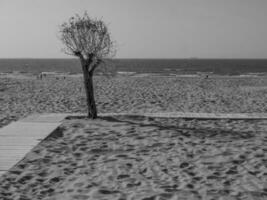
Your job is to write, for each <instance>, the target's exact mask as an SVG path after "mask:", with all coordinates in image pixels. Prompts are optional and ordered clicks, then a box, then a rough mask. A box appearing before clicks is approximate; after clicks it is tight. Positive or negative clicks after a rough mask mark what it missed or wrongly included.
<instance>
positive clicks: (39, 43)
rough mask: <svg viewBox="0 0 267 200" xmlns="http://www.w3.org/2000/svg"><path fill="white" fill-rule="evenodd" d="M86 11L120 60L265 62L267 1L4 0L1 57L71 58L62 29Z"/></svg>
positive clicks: (0, 7) (0, 21) (0, 4)
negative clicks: (104, 29)
mask: <svg viewBox="0 0 267 200" xmlns="http://www.w3.org/2000/svg"><path fill="white" fill-rule="evenodd" d="M84 11H87V12H88V14H89V15H90V16H91V17H97V18H102V19H103V20H104V21H105V22H106V23H107V24H108V27H109V30H110V32H111V35H112V38H113V39H114V40H115V41H116V44H117V45H116V46H117V54H116V57H117V58H191V57H196V58H267V23H266V19H267V0H0V26H1V28H0V58H70V56H68V55H65V54H64V53H63V52H62V51H61V49H62V47H63V44H62V43H61V41H60V40H59V25H60V24H62V23H63V22H65V21H67V20H68V19H69V18H70V17H71V16H73V15H75V14H76V13H77V14H83V12H84Z"/></svg>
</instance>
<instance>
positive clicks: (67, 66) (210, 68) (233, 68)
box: [0, 59, 267, 75]
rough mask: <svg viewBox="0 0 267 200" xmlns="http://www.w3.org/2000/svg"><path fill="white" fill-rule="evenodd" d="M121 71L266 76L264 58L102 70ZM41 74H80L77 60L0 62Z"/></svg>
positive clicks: (135, 63)
mask: <svg viewBox="0 0 267 200" xmlns="http://www.w3.org/2000/svg"><path fill="white" fill-rule="evenodd" d="M109 67H110V68H111V69H112V70H116V71H121V72H136V73H161V74H178V75H179V74H196V73H198V72H212V73H214V74H219V75H240V74H248V73H267V59H114V60H112V61H108V62H107V64H106V67H105V68H106V69H108V68H109ZM13 71H20V72H31V73H40V72H44V71H46V72H47V71H57V72H70V73H81V66H80V62H79V60H78V59H0V72H13Z"/></svg>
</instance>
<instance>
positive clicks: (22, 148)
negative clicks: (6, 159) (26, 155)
mask: <svg viewBox="0 0 267 200" xmlns="http://www.w3.org/2000/svg"><path fill="white" fill-rule="evenodd" d="M33 147H34V145H27V146H14V145H13V146H8V145H1V146H0V151H1V150H28V151H29V150H30V149H32V148H33Z"/></svg>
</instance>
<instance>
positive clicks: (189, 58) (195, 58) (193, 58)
mask: <svg viewBox="0 0 267 200" xmlns="http://www.w3.org/2000/svg"><path fill="white" fill-rule="evenodd" d="M0 59H2V60H4V59H32V60H34V59H36V60H41V59H68V60H73V59H79V58H76V57H72V58H63V57H43V58H42V57H36V58H34V57H10V58H8V57H5V58H0ZM104 59H111V60H116V59H125V60H126V59H127V60H130V59H134V60H220V59H221V60H267V57H266V58H238V57H236V58H227V57H226V58H200V57H186V58H150V57H147V58H119V57H118V58H104Z"/></svg>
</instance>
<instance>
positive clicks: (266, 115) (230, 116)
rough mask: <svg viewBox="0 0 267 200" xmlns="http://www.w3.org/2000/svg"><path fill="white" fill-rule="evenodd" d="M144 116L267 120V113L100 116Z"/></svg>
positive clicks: (169, 113)
mask: <svg viewBox="0 0 267 200" xmlns="http://www.w3.org/2000/svg"><path fill="white" fill-rule="evenodd" d="M112 115H113V116H123V115H124V116H143V117H159V118H183V119H204V120H205V119H237V120H239V119H240V120H242V119H248V120H251V119H267V113H190V112H162V113H103V114H100V116H112Z"/></svg>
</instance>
